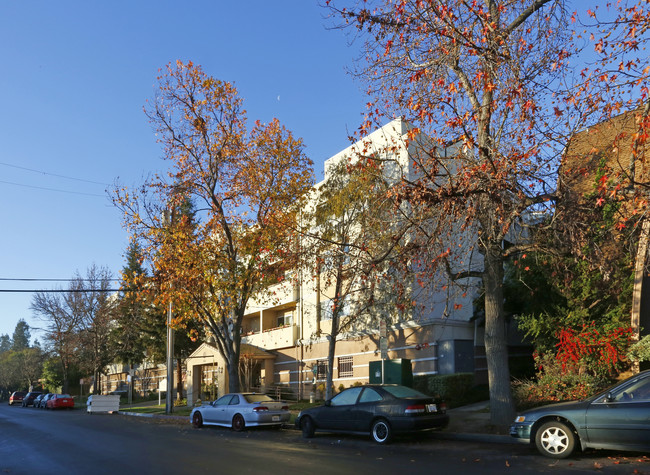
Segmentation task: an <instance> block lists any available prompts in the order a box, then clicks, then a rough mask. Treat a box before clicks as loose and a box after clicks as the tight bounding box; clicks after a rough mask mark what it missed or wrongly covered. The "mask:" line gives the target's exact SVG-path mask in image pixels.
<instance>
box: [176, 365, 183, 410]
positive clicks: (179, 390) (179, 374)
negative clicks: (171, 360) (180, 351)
mask: <svg viewBox="0 0 650 475" xmlns="http://www.w3.org/2000/svg"><path fill="white" fill-rule="evenodd" d="M181 363H182V361H181V359H180V358H178V359H177V360H176V400H177V401H180V400H181V399H183V367H182V366H181Z"/></svg>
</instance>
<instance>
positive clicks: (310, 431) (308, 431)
mask: <svg viewBox="0 0 650 475" xmlns="http://www.w3.org/2000/svg"><path fill="white" fill-rule="evenodd" d="M300 428H301V429H302V436H303V437H304V438H305V439H311V438H312V437H314V432H315V429H316V428H315V427H314V421H313V420H312V419H311V417H309V416H305V417H303V418H302V420H301V421H300Z"/></svg>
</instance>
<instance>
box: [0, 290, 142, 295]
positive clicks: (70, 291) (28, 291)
mask: <svg viewBox="0 0 650 475" xmlns="http://www.w3.org/2000/svg"><path fill="white" fill-rule="evenodd" d="M89 292H139V290H137V289H133V290H131V289H71V290H64V289H40V290H39V289H0V293H2V294H8V293H23V294H28V293H31V294H37V293H44V294H46V293H49V294H62V293H66V294H81V293H89Z"/></svg>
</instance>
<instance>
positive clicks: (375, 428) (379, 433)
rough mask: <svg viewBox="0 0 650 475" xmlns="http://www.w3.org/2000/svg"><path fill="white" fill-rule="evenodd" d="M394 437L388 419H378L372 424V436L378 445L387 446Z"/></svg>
mask: <svg viewBox="0 0 650 475" xmlns="http://www.w3.org/2000/svg"><path fill="white" fill-rule="evenodd" d="M392 435H393V434H392V431H391V428H390V424H389V423H388V421H387V420H386V419H377V420H376V421H375V422H373V423H372V427H371V428H370V436H371V437H372V439H373V440H374V441H375V442H377V443H378V444H386V443H388V442H390V439H391V437H392Z"/></svg>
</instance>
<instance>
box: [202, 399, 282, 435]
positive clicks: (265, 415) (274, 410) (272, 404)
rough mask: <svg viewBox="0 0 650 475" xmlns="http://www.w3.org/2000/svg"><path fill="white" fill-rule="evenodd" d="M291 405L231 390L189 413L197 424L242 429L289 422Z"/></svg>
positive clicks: (235, 429) (278, 425)
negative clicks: (230, 392) (229, 392)
mask: <svg viewBox="0 0 650 475" xmlns="http://www.w3.org/2000/svg"><path fill="white" fill-rule="evenodd" d="M290 416H291V414H290V412H289V406H288V405H287V404H286V403H284V402H281V401H275V400H274V399H272V398H270V397H269V396H267V395H266V394H257V393H232V394H226V395H225V396H222V397H220V398H219V399H217V400H216V401H213V402H211V403H207V404H204V405H202V406H200V407H195V408H194V409H193V410H192V412H191V413H190V422H191V423H192V425H193V426H194V427H201V426H202V425H217V426H225V427H232V429H233V430H234V431H241V430H243V429H244V428H245V427H255V426H277V427H280V426H281V425H282V424H283V423H285V422H288V421H289V417H290Z"/></svg>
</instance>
